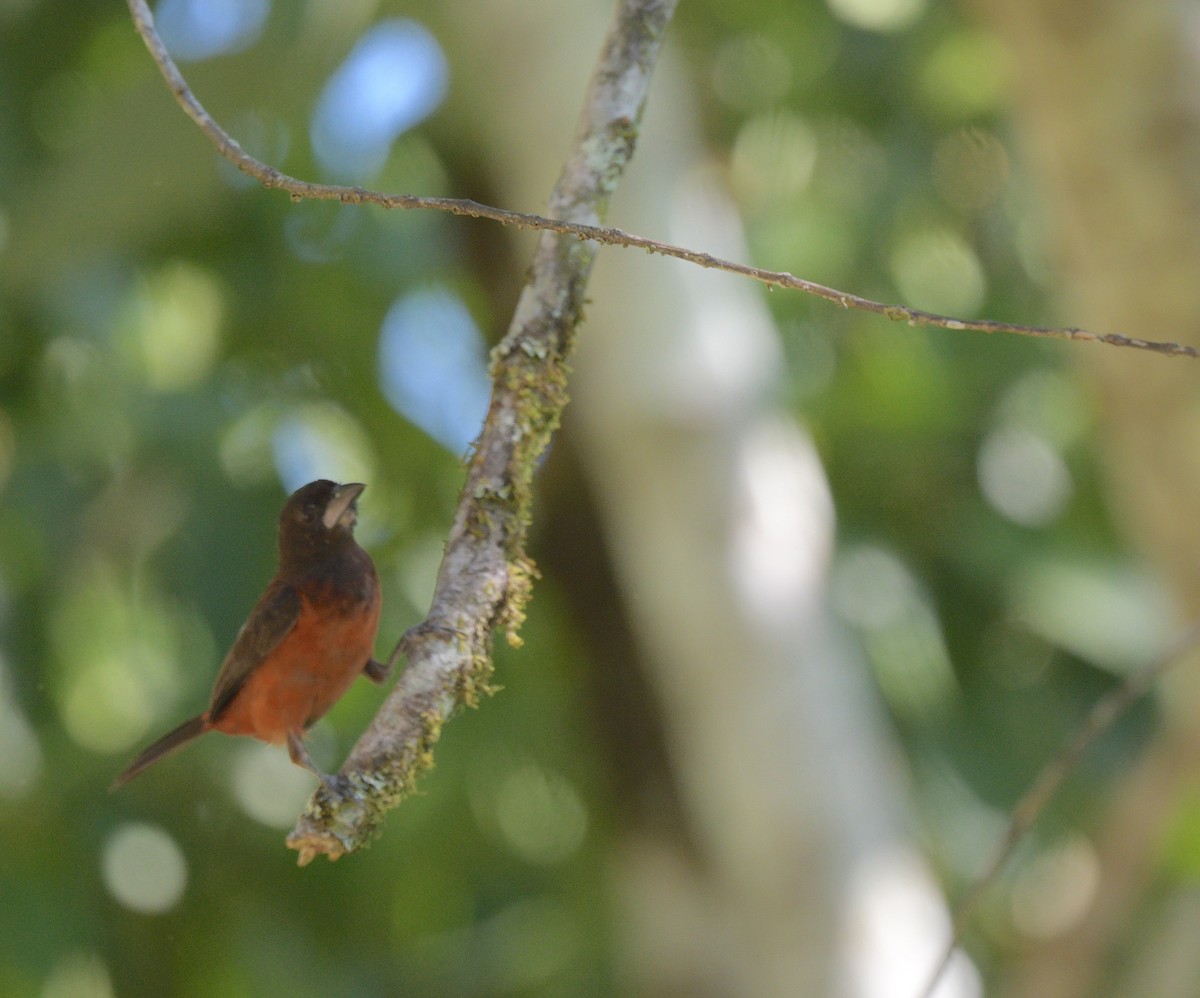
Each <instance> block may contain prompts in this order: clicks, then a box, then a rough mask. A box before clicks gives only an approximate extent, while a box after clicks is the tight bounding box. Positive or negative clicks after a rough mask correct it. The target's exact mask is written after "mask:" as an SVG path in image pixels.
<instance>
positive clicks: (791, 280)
mask: <svg viewBox="0 0 1200 998" xmlns="http://www.w3.org/2000/svg"><path fill="white" fill-rule="evenodd" d="M128 3H129V9H130V12H131V13H132V15H133V21H134V24H135V26H136V27H137V30H138V33H139V34H141V36H142V39H143V40H144V41H145V43H146V47H147V48H148V49H149V50H150V55H151V56H152V57H153V59H154V62H155V63H156V64H157V65H158V68H159V70H160V71H161V72H162V75H163V77H164V78H165V79H166V81H167V85H168V86H169V87H170V89H171V93H172V94H174V95H175V100H176V101H178V102H179V105H180V106H181V107H182V108H183V110H184V111H186V112H187V115H188V117H190V118H191V119H192V120H193V121H194V122H195V123H196V124H197V125H198V126H199V127H200V130H201V131H203V132H204V134H205V135H207V136H208V137H209V139H211V140H212V143H213V145H215V146H216V147H217V151H218V152H219V153H220V154H221V155H222V156H224V157H225V158H226V159H227V160H229V161H230V162H231V163H233V164H234V165H235V166H236V167H237V168H238V169H239V170H241V171H242V172H243V173H245V174H247V175H248V176H251V177H253V178H254V179H255V180H257V181H258V182H259V183H260V184H262V185H263V186H264V187H266V188H268V189H269V190H281V191H286V192H287V193H288V194H289V195H291V197H292V199H293V200H294V201H302V200H316V201H340V202H342V203H343V204H372V205H377V206H378V207H380V208H389V209H397V208H399V209H404V210H415V209H425V210H432V211H442V212H447V213H449V214H451V215H462V216H466V217H469V218H484V219H489V220H491V221H493V222H499V223H501V224H502V225H513V226H516V227H517V228H521V229H537V230H541V231H549V232H558V233H561V234H563V235H569V236H574V237H576V238H578V239H586V240H590V241H592V242H596V243H603V244H605V245H609V246H628V247H633V248H635V249H641V250H645V251H646V252H648V253H653V254H658V255H660V256H668V257H673V258H675V259H676V260H685V261H687V262H688V263H692V264H695V265H697V266H699V267H708V268H711V269H714V270H723V271H725V272H726V273H730V274H739V275H741V276H743V277H749V278H751V279H753V280H756V281H758V282H759V283H761V284H765V285H767V286H768V287H777V288H787V289H790V290H795V291H802V292H804V293H805V294H809V295H813V296H815V297H817V298H823V299H824V300H825V301H828V302H832V303H833V304H835V305H840V306H841V307H842V308H847V309H856V310H858V311H861V312H872V313H874V314H876V315H882V316H885V317H886V318H889V319H892V320H893V321H897V322H906V323H908V324H909V325H910V326H933V327H937V328H939V329H951V330H960V331H970V332H977V333H1010V334H1015V335H1018V336H1033V337H1037V338H1039V339H1050V340H1077V341H1085V342H1089V343H1103V344H1106V345H1108V346H1115V347H1131V348H1134V349H1137V350H1149V351H1152V352H1153V353H1159V354H1164V355H1166V356H1168V357H1200V350H1197V349H1196V348H1195V347H1192V346H1187V345H1185V344H1182V343H1170V342H1162V341H1158V340H1144V339H1138V338H1137V337H1133V336H1124V335H1122V334H1120V333H1094V332H1091V331H1090V330H1087V329H1079V328H1076V327H1074V326H1025V325H1021V324H1019V323H1014V322H997V321H994V320H991V319H960V318H955V317H954V316H949V315H939V314H938V313H936V312H926V311H923V310H922V309H919V308H909V307H908V306H907V305H889V304H887V303H886V302H881V301H875V300H874V299H871V298H864V297H862V296H861V295H856V294H851V293H850V292H848V291H839V290H838V289H837V288H831V287H828V286H826V285H824V284H818V283H816V282H815V281H808V280H805V279H804V278H803V277H796V276H795V275H794V274H789V273H787V272H786V271H779V270H764V269H763V268H761V267H751V266H749V265H748V264H744V263H737V262H735V261H732V260H724V259H722V258H721V257H718V256H713V255H712V254H710V253H702V252H699V251H698V250H692V249H688V248H686V247H684V246H676V245H673V244H672V243H664V242H659V241H658V240H657V239H649V238H647V237H645V236H639V235H636V234H634V233H632V232H625V231H623V230H621V229H615V228H611V227H608V226H602V225H592V224H587V223H583V222H568V221H563V220H561V219H555V218H547V217H546V216H544V215H535V214H530V213H526V212H519V211H509V210H507V209H505V208H493V207H492V206H490V205H486V204H480V203H479V202H478V201H472V200H470V199H468V198H439V197H420V196H418V195H414V194H385V193H382V192H380V191H373V190H368V189H367V188H365V187H345V186H342V185H339V184H315V183H312V182H311V181H307V180H300V179H298V178H296V177H292V176H289V175H288V174H286V173H283V172H281V171H280V170H277V169H276V168H275V167H273V166H271V165H269V164H267V163H264V162H262V161H261V160H259V159H255V158H254V157H253V156H251V155H250V154H249V153H248V152H246V151H245V150H244V149H243V148H242V147H241V146H240V145H238V143H237V141H236V140H235V139H234V138H233V137H232V136H231V135H230V134H229V133H228V132H226V131H225V129H223V128H222V127H221V126H220V125H219V124H217V122H216V121H215V120H214V119H213V118H212V116H211V115H210V114H209V113H208V112H207V111H206V110H205V109H204V107H203V105H202V104H201V103H200V101H198V100H197V99H196V97H195V95H194V94H193V93H192V91H191V89H190V88H189V87H188V85H187V82H186V81H185V80H184V78H183V76H182V75H181V74H180V72H179V69H178V68H177V67H176V65H175V63H174V61H173V60H172V59H171V56H170V54H169V53H168V52H167V49H166V46H164V45H163V43H162V40H161V39H160V38H159V37H158V34H157V33H156V32H155V30H154V22H153V18H152V17H151V14H150V11H149V9H148V8H147V6H146V4H145V2H144V0H128Z"/></svg>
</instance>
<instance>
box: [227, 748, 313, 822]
mask: <svg viewBox="0 0 1200 998" xmlns="http://www.w3.org/2000/svg"><path fill="white" fill-rule="evenodd" d="M312 791H313V778H312V776H311V775H310V774H309V773H307V772H305V771H304V770H303V769H301V768H300V767H299V766H296V765H294V764H293V763H292V761H291V759H289V758H288V755H287V753H286V752H284V751H282V750H280V748H279V747H278V746H277V745H262V744H259V743H257V742H255V743H247V744H245V745H242V746H241V747H240V749H239V752H238V755H237V759H236V761H235V763H234V769H233V792H234V796H235V797H236V798H237V802H238V805H239V806H240V807H241V809H242V810H243V811H245V812H246V814H248V815H249V816H250V817H251V818H253V819H254V820H255V821H258V822H261V823H262V824H264V825H266V826H268V827H269V828H289V827H291V825H292V824H293V823H294V822H295V820H296V815H297V814H298V813H299V812H300V809H301V807H302V806H303V804H304V801H305V800H306V799H307V797H308V796H309V795H310V794H311V793H312Z"/></svg>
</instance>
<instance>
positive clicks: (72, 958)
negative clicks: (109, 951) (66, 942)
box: [38, 952, 116, 998]
mask: <svg viewBox="0 0 1200 998" xmlns="http://www.w3.org/2000/svg"><path fill="white" fill-rule="evenodd" d="M115 994H116V992H115V991H114V990H113V984H112V978H111V976H110V975H109V973H108V967H107V966H105V964H104V961H103V960H101V959H100V957H99V956H98V955H97V954H95V953H85V952H74V953H67V954H66V955H65V956H62V957H59V959H58V960H57V961H56V962H55V964H54V966H53V967H51V968H50V973H49V974H48V975H46V980H45V981H44V982H43V983H42V990H41V992H40V994H39V996H38V998H113V996H114V995H115Z"/></svg>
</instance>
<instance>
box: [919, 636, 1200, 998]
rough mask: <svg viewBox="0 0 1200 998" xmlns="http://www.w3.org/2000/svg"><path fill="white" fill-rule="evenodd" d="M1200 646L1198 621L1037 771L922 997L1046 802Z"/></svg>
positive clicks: (1100, 704) (1101, 703)
mask: <svg viewBox="0 0 1200 998" xmlns="http://www.w3.org/2000/svg"><path fill="white" fill-rule="evenodd" d="M1197 644H1200V623H1197V624H1194V625H1193V626H1192V627H1190V628H1189V629H1188V630H1186V631H1184V632H1183V633H1182V634H1181V635H1180V636H1179V637H1177V638H1176V639H1175V640H1174V641H1173V642H1171V644H1170V645H1169V646H1168V648H1167V649H1166V650H1165V651H1163V652H1162V654H1160V655H1159V656H1158V657H1157V658H1154V659H1151V660H1150V661H1149V662H1147V663H1146V664H1145V665H1143V666H1142V667H1141V668H1140V669H1138V670H1137V671H1136V672H1134V673H1133V674H1132V675H1130V676H1129V677H1128V678H1127V679H1126V680H1125V681H1124V682H1123V683H1121V685H1120V686H1118V687H1117V688H1116V689H1114V690H1112V691H1111V692H1109V693H1108V694H1107V695H1106V696H1103V697H1101V698H1100V699H1099V700H1098V701H1097V702H1096V703H1095V704H1094V705H1093V707H1092V709H1091V711H1089V713H1088V715H1087V717H1086V718H1085V719H1084V720H1083V723H1082V724H1080V725H1079V727H1078V728H1077V729H1076V730H1075V733H1074V734H1072V735H1071V737H1070V738H1069V739H1068V740H1067V741H1066V743H1065V744H1064V745H1063V747H1062V748H1061V749H1059V751H1058V754H1057V755H1055V756H1054V758H1053V759H1051V760H1050V762H1048V763H1047V764H1046V766H1045V768H1044V769H1042V771H1041V772H1040V773H1039V774H1038V777H1037V779H1036V780H1035V781H1034V782H1033V785H1032V786H1031V787H1030V788H1029V789H1028V790H1027V791H1026V792H1025V795H1024V796H1023V797H1022V798H1021V799H1020V800H1019V801H1018V802H1017V805H1016V807H1014V808H1013V810H1012V814H1011V815H1010V816H1009V819H1008V827H1007V828H1006V829H1005V831H1004V835H1003V836H1002V837H1001V839H1000V841H999V842H998V843H996V847H995V849H994V850H993V852H992V855H991V857H990V858H989V859H988V861H987V863H985V864H984V867H983V869H982V870H981V871H980V873H979V875H978V876H977V877H976V878H975V880H974V881H973V882H972V883H971V885H970V886H969V887H968V888H967V891H966V893H965V894H964V895H963V897H962V899H961V900H960V901H959V903H958V906H957V908H956V910H955V913H954V922H953V925H952V928H951V933H950V939H949V941H948V942H947V943H946V947H945V949H944V950H942V954H941V959H940V960H939V961H938V963H937V966H936V967H935V968H934V970H933V973H932V974H931V975H930V978H929V982H928V983H927V984H926V985H925V989H924V990H923V991H922V992H921V998H932V995H933V992H934V989H935V988H936V987H937V985H938V982H939V981H940V980H941V977H942V974H943V973H945V971H946V968H947V966H949V964H950V961H951V959H952V958H953V957H954V951H955V950H956V949H957V948H958V946H959V944H960V943H961V941H962V937H963V932H964V931H965V930H966V926H967V923H968V922H969V921H970V919H971V916H972V915H973V914H974V913H975V909H976V907H977V906H978V904H979V901H980V899H981V898H982V897H983V895H984V893H985V892H986V891H987V890H988V888H989V887H991V886H992V884H993V883H994V882H995V880H996V877H997V876H999V874H1000V871H1001V870H1002V869H1003V868H1004V865H1005V864H1006V863H1007V862H1008V860H1009V859H1010V858H1011V857H1012V854H1013V851H1014V850H1015V849H1016V847H1017V846H1018V845H1019V844H1020V842H1021V840H1022V839H1024V838H1025V836H1026V835H1027V834H1028V832H1029V830H1030V829H1031V828H1032V827H1033V825H1034V823H1035V822H1036V821H1037V820H1038V818H1039V817H1041V815H1042V812H1043V811H1044V810H1045V809H1046V805H1047V804H1049V803H1050V801H1051V799H1053V797H1054V795H1055V794H1056V793H1057V792H1058V790H1059V788H1060V787H1061V786H1062V784H1063V781H1064V780H1065V779H1066V778H1067V777H1068V776H1069V775H1070V774H1071V773H1072V772H1073V771H1074V770H1075V768H1076V767H1077V766H1078V765H1079V762H1080V760H1081V759H1082V758H1083V756H1084V755H1085V754H1086V753H1087V751H1088V750H1089V749H1090V748H1091V747H1092V746H1093V745H1094V744H1095V743H1096V742H1097V741H1098V740H1099V739H1100V738H1101V737H1102V736H1103V735H1104V734H1105V733H1106V732H1107V731H1108V730H1109V729H1110V728H1111V727H1112V726H1113V725H1114V724H1115V723H1116V722H1117V720H1118V719H1119V718H1120V717H1121V716H1122V715H1123V714H1124V713H1125V712H1126V711H1127V710H1128V709H1129V708H1130V707H1132V706H1133V705H1134V704H1135V703H1137V701H1138V700H1140V699H1141V698H1142V697H1143V696H1144V695H1145V694H1146V692H1147V691H1148V690H1149V689H1150V687H1152V686H1153V685H1154V684H1155V683H1156V682H1158V680H1159V679H1161V678H1162V677H1163V675H1164V674H1165V673H1166V672H1167V671H1168V670H1169V669H1170V668H1171V667H1172V666H1173V665H1175V664H1176V663H1178V662H1179V661H1180V660H1181V659H1182V658H1183V657H1184V655H1185V654H1186V653H1187V652H1189V651H1191V650H1192V649H1193V648H1194V647H1196V645H1197Z"/></svg>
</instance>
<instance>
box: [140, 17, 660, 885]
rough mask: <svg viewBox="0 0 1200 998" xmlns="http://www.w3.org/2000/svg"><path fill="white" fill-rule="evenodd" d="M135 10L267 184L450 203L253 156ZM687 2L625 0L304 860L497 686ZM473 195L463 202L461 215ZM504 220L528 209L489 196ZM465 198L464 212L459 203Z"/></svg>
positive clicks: (360, 821)
mask: <svg viewBox="0 0 1200 998" xmlns="http://www.w3.org/2000/svg"><path fill="white" fill-rule="evenodd" d="M129 8H130V11H131V12H132V14H133V19H134V23H135V24H136V25H137V28H138V31H139V32H140V33H141V35H142V37H143V38H144V39H145V41H146V44H147V46H148V47H149V49H150V52H151V54H152V55H153V56H154V59H155V61H156V62H157V63H158V65H159V67H160V68H161V69H162V71H163V74H164V75H165V77H166V79H167V81H168V83H169V84H170V86H171V89H172V91H173V92H174V93H175V95H176V98H177V99H178V100H179V101H180V103H181V104H182V105H183V107H184V109H185V110H186V111H187V112H188V114H189V115H190V116H191V117H192V118H193V119H194V120H195V121H196V123H197V124H198V125H200V127H201V128H202V129H203V130H204V131H205V132H206V134H208V135H209V136H210V137H212V138H213V140H214V142H216V144H217V147H218V149H220V151H221V152H222V153H223V154H224V155H226V156H228V157H229V158H230V159H232V160H233V161H234V162H235V163H237V164H238V165H239V166H240V167H242V169H244V170H246V172H247V173H250V174H251V175H252V176H257V177H258V178H259V179H260V180H262V181H263V183H264V184H266V185H267V186H268V187H272V186H274V187H282V188H283V189H285V190H288V191H289V192H291V193H292V194H293V197H307V196H313V197H338V198H339V199H340V200H343V201H349V202H370V203H380V204H385V205H386V206H388V207H444V208H445V207H447V206H448V205H449V204H451V203H450V202H444V203H442V202H439V201H438V199H423V198H393V199H389V198H386V197H384V196H382V195H375V194H371V193H370V192H365V191H360V190H358V189H339V188H324V187H319V186H318V185H310V184H303V183H301V182H300V181H295V180H292V179H291V178H286V177H283V175H282V174H280V173H278V171H275V170H273V169H272V168H270V167H267V166H265V165H263V164H261V163H259V162H258V161H257V160H253V159H252V158H250V157H248V156H246V155H245V153H243V152H242V150H241V148H240V147H239V146H238V145H237V143H236V142H234V141H233V139H231V138H230V137H229V136H228V135H227V134H226V133H225V132H224V131H223V130H222V129H221V128H220V127H219V126H218V125H216V123H215V122H213V120H212V119H211V118H210V117H209V116H208V114H207V112H205V111H204V109H203V108H202V107H201V106H200V105H199V103H198V102H197V101H196V100H195V98H194V97H192V95H191V93H190V91H189V90H188V88H187V84H186V83H185V82H184V80H183V78H182V76H180V74H179V71H178V69H176V67H175V65H174V63H173V62H172V61H171V59H170V56H169V55H168V54H167V52H166V49H165V48H164V47H163V44H162V41H161V39H160V38H159V37H158V35H157V33H156V32H155V29H154V24H153V20H152V18H151V15H150V12H149V10H148V8H147V7H146V4H145V3H144V0H129ZM674 9H675V0H620V2H619V3H618V6H617V11H616V18H615V20H614V23H613V24H612V26H611V28H610V30H609V34H608V37H607V38H606V40H605V44H604V48H603V51H602V52H601V55H600V58H599V61H598V63H597V66H596V69H595V71H594V73H593V75H592V79H591V82H590V84H589V87H588V92H587V95H586V99H585V104H584V108H583V113H582V115H581V118H580V122H579V126H578V130H577V133H576V136H575V142H574V147H573V151H572V153H571V155H570V156H569V158H568V159H567V162H566V164H565V166H564V168H563V171H562V174H561V176H560V177H559V180H558V183H557V185H556V186H555V189H554V192H553V194H552V195H551V198H550V211H551V213H552V214H553V215H555V216H557V217H558V218H561V219H563V220H564V221H562V222H550V221H549V220H548V219H547V220H543V221H544V222H545V224H543V225H540V226H539V227H540V228H543V229H546V230H549V231H546V232H544V233H543V235H542V237H541V240H540V242H539V243H538V247H537V251H536V254H535V258H534V264H533V267H532V268H531V271H530V276H529V278H528V281H527V283H526V285H525V287H524V289H523V290H522V293H521V297H520V299H519V301H518V303H517V308H516V314H515V315H514V316H513V319H512V323H511V325H510V326H509V330H508V333H507V334H506V336H505V338H504V339H503V340H502V341H501V342H500V344H499V345H498V346H497V347H496V349H495V350H494V351H493V354H492V370H491V374H492V385H493V388H492V399H491V404H490V407H489V410H488V415H487V419H486V421H485V423H484V427H483V430H482V433H481V435H480V437H479V439H478V440H477V441H476V442H475V447H474V453H473V455H472V457H471V460H470V463H469V466H468V469H467V479H466V483H465V485H464V487H463V491H462V495H461V497H460V500H459V505H458V509H457V512H456V514H455V518H454V523H453V526H452V527H451V530H450V536H449V539H448V540H447V542H446V553H445V556H444V559H443V561H442V565H441V568H440V570H439V572H438V579H437V584H436V587H435V591H434V596H433V604H432V606H431V608H430V612H429V616H428V617H427V618H426V620H425V622H424V623H423V624H421V625H420V626H419V627H417V628H414V630H413V631H410V632H409V634H407V635H406V636H405V637H404V638H403V639H402V640H401V642H400V643H399V644H398V645H397V647H396V650H395V651H394V652H393V653H392V656H391V662H392V663H394V662H395V660H396V659H397V658H398V657H399V655H400V654H401V653H402V652H403V653H406V654H407V655H408V666H407V668H406V669H405V671H404V673H403V675H402V676H401V677H400V680H399V681H398V683H397V685H396V687H395V689H394V690H393V691H392V693H391V695H390V696H389V697H388V699H387V700H386V701H385V702H384V704H383V706H382V707H381V708H380V710H379V712H378V714H377V715H376V717H375V719H374V720H373V722H372V723H371V726H370V727H369V728H368V729H367V731H366V732H365V733H364V734H363V735H362V737H361V738H360V739H359V742H358V744H357V745H356V746H355V747H354V749H353V751H352V752H351V754H350V757H349V759H347V761H346V763H345V765H344V766H343V767H342V770H341V774H340V785H339V788H338V790H337V792H331V791H330V790H329V789H327V788H326V787H324V786H322V787H321V788H319V789H318V791H317V792H316V793H315V794H314V795H313V798H312V800H311V801H310V802H309V805H308V807H307V808H306V810H305V812H304V814H303V815H301V817H300V820H299V822H298V823H297V825H296V828H295V829H294V830H293V832H292V834H291V835H290V836H289V837H288V845H290V846H291V847H292V848H293V849H296V850H297V851H298V852H299V854H300V855H299V863H300V865H302V866H303V865H304V864H306V863H308V862H310V861H311V860H312V859H313V858H314V857H315V856H317V855H319V854H321V853H324V854H325V855H327V856H329V858H330V859H337V858H338V857H339V856H341V855H343V854H344V853H346V852H350V851H352V850H354V849H356V848H358V847H359V846H361V845H363V844H364V843H365V842H367V841H369V839H370V838H371V837H372V835H373V834H374V833H375V831H376V830H377V829H378V828H379V826H380V823H381V822H382V819H383V816H384V814H385V813H386V811H387V810H388V809H390V808H391V807H393V806H394V805H395V804H397V803H399V801H400V800H401V799H403V797H404V796H405V795H406V794H407V793H409V792H410V791H411V789H412V787H413V783H414V781H415V779H416V777H417V775H418V774H419V773H420V772H421V771H422V770H423V769H425V768H427V767H428V766H429V765H430V763H431V755H430V752H431V749H432V746H433V744H434V743H435V742H436V741H437V738H438V734H439V731H440V729H441V725H442V723H443V722H444V721H445V720H446V719H447V718H448V717H449V716H450V714H451V713H452V712H453V711H454V709H455V708H456V707H457V706H458V705H460V704H464V703H465V704H474V703H476V702H477V701H478V698H479V697H480V696H481V695H483V694H485V693H487V692H488V691H489V689H490V686H489V681H490V677H491V671H492V664H491V642H492V633H493V631H494V630H495V629H496V628H497V627H500V628H504V629H505V630H506V631H507V634H508V639H509V641H510V642H512V643H514V644H515V643H517V642H518V640H519V639H518V638H517V630H518V628H519V626H520V624H521V622H522V620H523V618H524V606H525V602H526V600H527V599H528V596H529V591H530V587H531V584H532V579H533V577H534V575H535V568H534V566H533V564H532V562H531V561H530V560H529V558H528V556H527V555H526V554H525V539H526V532H527V528H528V525H529V521H530V513H529V508H530V481H531V479H532V475H533V469H534V466H535V464H536V462H537V460H538V458H539V457H540V455H541V454H542V452H543V451H544V450H545V448H546V445H547V443H548V442H549V439H550V435H551V433H552V432H553V431H554V429H555V428H556V427H557V425H558V421H559V417H560V414H561V412H562V410H563V407H564V406H565V405H566V402H567V393H566V362H567V358H568V357H569V355H570V353H571V349H572V343H573V338H574V332H575V326H576V323H577V322H578V320H579V317H580V315H581V313H582V310H583V300H584V299H583V295H584V289H585V287H586V285H587V280H588V277H589V275H590V272H591V268H592V263H593V261H594V260H595V256H596V251H597V249H598V240H581V239H579V238H577V237H578V236H580V235H586V234H587V233H590V232H603V231H605V230H602V229H600V228H599V222H600V220H601V218H602V217H603V216H604V214H605V212H606V210H607V206H608V201H609V198H610V197H611V196H612V193H613V191H614V190H615V188H616V184H617V181H618V180H619V179H620V177H621V175H622V173H623V172H624V169H625V166H626V165H627V164H628V162H629V160H630V158H631V157H632V155H633V149H634V144H635V140H636V138H637V132H638V126H639V124H640V121H641V116H642V109H643V107H644V104H645V100H646V94H647V92H648V90H649V84H650V76H651V73H652V71H653V68H654V65H655V62H656V61H657V57H658V53H659V50H660V48H661V44H662V40H663V35H664V33H665V32H666V29H667V26H668V25H669V23H670V20H671V15H672V14H673V13H674ZM463 204H467V203H457V209H458V210H460V212H462V211H465V209H463ZM477 208H478V211H474V210H471V211H466V212H465V213H477V214H480V215H488V214H489V213H490V216H491V217H496V218H498V219H499V220H501V221H508V220H511V221H521V220H522V217H520V216H516V215H512V216H509V214H508V213H504V212H497V211H495V210H494V209H485V208H483V206H477ZM449 210H455V209H449Z"/></svg>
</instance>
